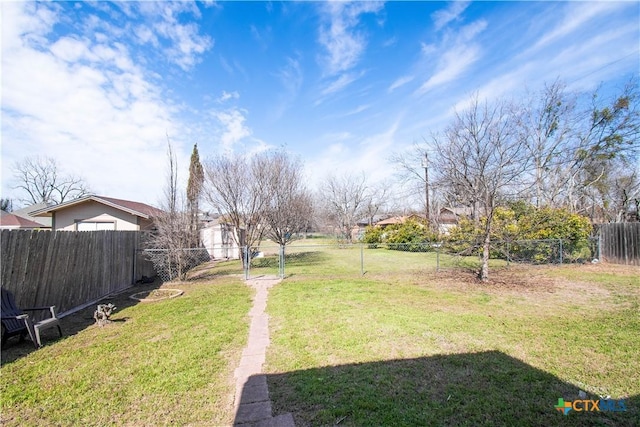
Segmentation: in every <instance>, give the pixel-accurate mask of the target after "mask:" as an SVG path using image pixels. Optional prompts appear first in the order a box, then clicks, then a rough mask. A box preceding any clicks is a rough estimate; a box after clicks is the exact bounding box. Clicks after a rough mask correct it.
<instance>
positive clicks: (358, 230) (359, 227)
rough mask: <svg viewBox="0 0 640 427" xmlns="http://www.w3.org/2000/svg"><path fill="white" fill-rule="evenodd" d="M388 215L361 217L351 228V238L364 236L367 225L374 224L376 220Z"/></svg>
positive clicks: (355, 238)
mask: <svg viewBox="0 0 640 427" xmlns="http://www.w3.org/2000/svg"><path fill="white" fill-rule="evenodd" d="M388 217H389V216H388V215H374V216H373V217H369V218H362V219H361V220H359V221H358V222H357V223H356V225H355V227H353V229H352V230H351V239H352V240H354V241H356V240H361V239H362V237H363V236H364V233H365V232H366V231H367V227H370V226H373V225H376V224H377V223H378V222H380V221H382V220H384V219H386V218H388Z"/></svg>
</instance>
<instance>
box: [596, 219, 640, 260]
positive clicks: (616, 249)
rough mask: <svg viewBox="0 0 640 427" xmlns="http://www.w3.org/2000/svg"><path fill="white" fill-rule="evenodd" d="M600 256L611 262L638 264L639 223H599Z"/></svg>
mask: <svg viewBox="0 0 640 427" xmlns="http://www.w3.org/2000/svg"><path fill="white" fill-rule="evenodd" d="M600 257H601V258H602V260H603V261H605V262H610V263H613V264H626V265H640V223H639V222H627V223H616V224H603V225H601V226H600Z"/></svg>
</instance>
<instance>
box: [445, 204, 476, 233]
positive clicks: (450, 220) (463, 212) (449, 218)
mask: <svg viewBox="0 0 640 427" xmlns="http://www.w3.org/2000/svg"><path fill="white" fill-rule="evenodd" d="M470 215H471V208H468V207H458V208H442V209H440V212H439V214H438V227H439V230H440V233H442V234H445V235H446V234H449V232H450V231H451V229H452V228H453V227H455V226H456V225H458V222H459V220H460V218H463V217H468V216H470Z"/></svg>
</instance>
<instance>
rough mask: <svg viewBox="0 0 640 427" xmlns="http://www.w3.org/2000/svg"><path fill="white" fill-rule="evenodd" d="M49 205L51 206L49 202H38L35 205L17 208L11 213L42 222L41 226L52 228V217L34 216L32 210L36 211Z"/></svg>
mask: <svg viewBox="0 0 640 427" xmlns="http://www.w3.org/2000/svg"><path fill="white" fill-rule="evenodd" d="M49 206H51V205H50V204H49V203H46V202H40V203H36V204H35V205H31V206H27V207H24V208H21V209H16V210H14V211H12V212H11V213H12V214H13V215H16V216H19V217H22V218H25V219H28V220H29V221H34V222H37V223H40V226H41V227H46V228H51V218H47V217H34V216H32V215H31V213H32V212H35V211H38V210H41V209H44V208H48V207H49Z"/></svg>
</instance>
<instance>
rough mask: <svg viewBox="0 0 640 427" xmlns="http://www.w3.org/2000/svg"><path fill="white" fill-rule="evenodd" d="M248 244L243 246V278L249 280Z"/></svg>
mask: <svg viewBox="0 0 640 427" xmlns="http://www.w3.org/2000/svg"><path fill="white" fill-rule="evenodd" d="M250 259H251V258H250V257H249V246H245V247H244V261H245V262H244V280H249V262H250Z"/></svg>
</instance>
